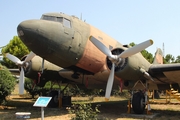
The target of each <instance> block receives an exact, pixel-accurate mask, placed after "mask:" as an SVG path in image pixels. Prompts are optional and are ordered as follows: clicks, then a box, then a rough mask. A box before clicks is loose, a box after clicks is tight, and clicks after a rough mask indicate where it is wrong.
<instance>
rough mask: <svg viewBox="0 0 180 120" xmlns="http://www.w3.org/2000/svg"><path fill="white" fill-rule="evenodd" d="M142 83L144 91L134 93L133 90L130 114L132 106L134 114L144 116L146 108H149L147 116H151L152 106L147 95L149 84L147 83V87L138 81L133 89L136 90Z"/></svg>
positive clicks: (129, 104) (129, 102) (129, 107)
mask: <svg viewBox="0 0 180 120" xmlns="http://www.w3.org/2000/svg"><path fill="white" fill-rule="evenodd" d="M138 83H141V84H142V85H143V87H144V88H145V89H144V90H143V91H142V90H139V91H134V90H133V89H132V94H131V95H132V97H131V100H129V101H128V112H127V113H130V112H131V105H132V109H133V111H134V113H136V114H143V113H144V111H145V108H146V106H147V114H151V113H150V110H151V108H150V105H149V100H148V95H147V91H148V83H147V82H146V83H145V85H144V83H142V81H140V80H139V81H137V82H136V83H135V85H134V87H133V88H135V86H136V85H137V84H138Z"/></svg>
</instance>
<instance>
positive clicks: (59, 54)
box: [17, 13, 150, 81]
mask: <svg viewBox="0 0 180 120" xmlns="http://www.w3.org/2000/svg"><path fill="white" fill-rule="evenodd" d="M43 15H47V16H56V17H63V18H65V19H68V20H70V21H71V28H68V27H66V26H64V25H63V24H62V23H60V22H56V21H54V22H52V21H48V20H42V19H41V20H27V21H24V22H22V23H20V24H19V26H18V28H17V30H18V34H19V37H20V38H21V40H22V41H23V42H24V43H25V44H26V45H27V46H28V47H29V48H30V49H31V50H32V51H33V52H35V53H36V54H37V55H41V57H43V58H44V59H46V60H48V61H50V62H52V63H53V64H56V65H58V66H60V67H63V68H67V69H71V70H73V71H75V72H81V73H85V74H95V73H98V72H101V71H104V70H107V69H108V68H107V67H106V64H105V63H106V56H105V55H104V54H103V53H102V52H101V51H100V50H98V49H97V48H96V47H95V46H94V45H93V44H92V42H90V40H89V37H90V36H91V35H93V36H94V37H96V38H97V39H98V40H100V41H101V42H102V43H103V44H104V45H105V46H106V47H108V48H109V49H114V48H122V49H126V48H124V47H123V46H122V44H120V43H118V42H117V41H115V40H114V39H113V38H111V37H109V36H108V35H106V34H105V33H103V32H102V31H100V30H98V29H97V28H95V27H93V26H91V25H89V24H87V23H85V22H83V21H81V20H79V19H77V18H76V17H73V16H68V15H66V14H62V13H47V14H43ZM32 34H35V35H32ZM144 61H145V62H144ZM149 66H150V64H149V63H148V62H147V61H146V60H145V59H144V58H143V57H142V55H141V54H136V55H133V56H130V57H129V58H128V63H127V64H126V66H125V67H124V68H123V69H122V70H120V71H117V72H116V73H115V74H116V76H117V77H119V78H122V79H124V80H132V78H133V80H139V79H140V78H143V79H144V77H143V74H142V73H141V72H140V71H139V69H140V68H143V69H145V70H146V71H147V70H148V67H149ZM125 73H126V74H127V73H128V74H129V76H127V75H125ZM104 81H106V80H104Z"/></svg>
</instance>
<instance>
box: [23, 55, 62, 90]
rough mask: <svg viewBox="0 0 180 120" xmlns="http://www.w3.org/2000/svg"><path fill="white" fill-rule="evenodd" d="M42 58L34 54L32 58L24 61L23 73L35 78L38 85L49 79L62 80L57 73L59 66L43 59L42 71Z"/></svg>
mask: <svg viewBox="0 0 180 120" xmlns="http://www.w3.org/2000/svg"><path fill="white" fill-rule="evenodd" d="M26 57H27V56H24V57H23V58H22V59H21V60H22V61H23V60H25V58H26ZM42 62H43V61H42V58H41V57H39V56H35V57H34V58H33V59H32V60H30V61H28V62H26V63H25V66H24V67H23V68H24V73H25V76H26V77H28V78H30V79H33V80H36V81H37V82H36V83H38V84H37V85H39V86H42V87H43V86H44V85H45V83H46V82H47V81H49V80H52V81H53V80H60V79H61V80H62V77H61V76H60V75H59V70H60V69H61V68H60V67H58V66H56V65H54V64H52V63H50V62H48V61H46V60H44V67H43V74H41V72H42Z"/></svg>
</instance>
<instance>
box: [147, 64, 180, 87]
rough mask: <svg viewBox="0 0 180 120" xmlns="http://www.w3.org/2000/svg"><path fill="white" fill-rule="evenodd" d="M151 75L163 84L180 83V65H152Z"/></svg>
mask: <svg viewBox="0 0 180 120" xmlns="http://www.w3.org/2000/svg"><path fill="white" fill-rule="evenodd" d="M148 72H149V74H150V75H151V76H152V77H153V78H154V79H155V80H158V81H160V82H162V83H169V84H172V83H180V64H179V63H177V64H152V65H151V66H150V68H149V71H148Z"/></svg>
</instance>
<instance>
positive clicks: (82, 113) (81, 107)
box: [69, 103, 100, 120]
mask: <svg viewBox="0 0 180 120" xmlns="http://www.w3.org/2000/svg"><path fill="white" fill-rule="evenodd" d="M99 106H100V105H97V106H96V107H95V108H94V109H93V108H92V105H91V104H90V103H87V104H85V103H80V104H73V109H70V110H69V113H70V114H75V116H72V120H98V118H97V116H98V113H100V111H99V109H98V108H99Z"/></svg>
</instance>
